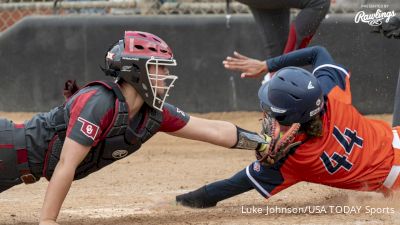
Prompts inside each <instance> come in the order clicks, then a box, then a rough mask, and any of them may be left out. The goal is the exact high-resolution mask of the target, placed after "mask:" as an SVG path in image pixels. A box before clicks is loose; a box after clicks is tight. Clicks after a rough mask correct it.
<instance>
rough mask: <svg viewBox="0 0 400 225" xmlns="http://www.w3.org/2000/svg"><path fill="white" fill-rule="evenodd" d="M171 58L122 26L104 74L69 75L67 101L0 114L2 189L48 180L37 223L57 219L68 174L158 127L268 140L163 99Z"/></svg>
mask: <svg viewBox="0 0 400 225" xmlns="http://www.w3.org/2000/svg"><path fill="white" fill-rule="evenodd" d="M172 66H176V61H175V59H174V58H173V54H172V51H171V49H170V48H169V47H168V45H167V44H166V43H165V42H164V41H163V40H162V39H161V38H159V37H157V36H155V35H153V34H150V33H146V32H140V31H127V32H125V36H124V38H123V39H122V40H119V41H118V42H117V43H115V44H114V45H113V46H112V47H111V48H110V49H109V50H108V51H107V54H106V57H105V68H104V69H103V71H104V72H105V73H106V75H109V76H112V77H114V78H115V82H110V81H95V82H92V83H89V84H87V85H86V86H85V87H83V88H82V89H80V90H78V88H77V86H76V85H74V83H73V82H68V83H67V84H66V87H65V91H64V94H65V95H66V97H68V98H67V100H66V102H65V103H64V104H63V105H62V106H60V107H56V108H54V109H52V110H51V111H50V112H47V113H41V114H38V115H36V116H34V117H33V118H32V119H30V120H28V121H26V122H25V123H24V124H15V123H13V122H12V121H10V120H7V119H0V166H1V167H0V168H1V173H0V192H2V191H4V190H7V189H9V188H11V187H13V186H15V185H17V184H21V183H25V184H31V183H34V182H36V181H37V180H39V179H40V178H41V177H45V178H46V179H48V180H50V183H49V185H48V188H47V191H46V196H45V199H44V203H43V207H42V212H41V217H40V224H41V225H45V224H57V223H56V222H55V221H56V219H57V216H58V214H59V211H60V208H61V205H62V203H63V201H64V199H65V197H66V195H67V193H68V191H69V188H70V185H71V182H72V181H73V180H77V179H81V178H84V177H86V176H88V175H89V174H91V173H93V172H95V171H97V170H99V169H101V168H103V167H105V166H107V165H109V164H111V163H113V162H115V161H117V160H119V159H121V158H124V157H126V156H128V155H129V154H132V153H134V152H135V151H136V150H138V149H139V148H140V146H141V145H142V144H144V143H145V142H146V141H147V140H148V139H150V138H151V137H152V136H154V135H155V134H156V133H157V132H159V131H163V132H168V133H169V134H171V135H174V136H178V137H183V138H189V139H194V140H200V141H205V142H209V143H212V144H216V145H220V146H224V147H232V148H241V149H253V150H254V149H261V148H265V147H266V142H265V141H264V138H263V137H261V136H259V135H258V134H256V133H253V132H249V131H246V130H244V129H241V128H238V127H236V126H235V125H233V124H231V123H229V122H224V121H216V120H206V119H201V118H196V117H193V116H192V117H190V116H189V115H188V114H186V113H184V112H183V111H181V110H180V109H178V108H176V107H175V106H172V105H170V104H167V103H164V102H165V99H166V97H167V96H168V92H169V90H170V89H171V88H172V87H173V84H174V81H175V80H176V79H177V77H176V76H174V75H171V74H169V69H168V67H172Z"/></svg>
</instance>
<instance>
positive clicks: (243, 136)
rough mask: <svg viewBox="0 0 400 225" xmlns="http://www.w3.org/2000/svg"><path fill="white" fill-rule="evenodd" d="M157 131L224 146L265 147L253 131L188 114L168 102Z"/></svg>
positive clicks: (242, 147)
mask: <svg viewBox="0 0 400 225" xmlns="http://www.w3.org/2000/svg"><path fill="white" fill-rule="evenodd" d="M159 131H162V132H167V133H168V134H171V135H174V136H177V137H182V138H187V139H192V140H198V141H203V142H208V143H211V144H215V145H219V146H222V147H226V148H239V149H249V150H259V149H262V148H265V147H266V145H265V139H264V138H263V137H262V136H260V135H259V134H257V133H255V132H251V131H247V130H245V129H242V128H240V127H237V126H236V125H234V124H233V123H230V122H226V121H221V120H209V119H203V118H199V117H195V116H189V114H187V113H185V112H183V111H182V110H180V109H179V108H177V107H175V106H173V105H171V104H168V103H165V104H164V108H163V121H162V123H161V126H160V129H159Z"/></svg>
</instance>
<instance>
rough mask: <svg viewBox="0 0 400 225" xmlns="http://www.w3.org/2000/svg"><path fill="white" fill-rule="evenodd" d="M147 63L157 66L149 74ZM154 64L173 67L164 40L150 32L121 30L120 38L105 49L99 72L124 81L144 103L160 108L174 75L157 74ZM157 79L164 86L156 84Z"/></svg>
mask: <svg viewBox="0 0 400 225" xmlns="http://www.w3.org/2000/svg"><path fill="white" fill-rule="evenodd" d="M150 65H155V66H156V67H157V69H156V72H155V73H149V66H150ZM158 66H176V60H175V59H174V57H173V54H172V51H171V48H170V47H169V46H168V45H167V43H165V41H163V40H162V39H161V38H159V37H157V36H156V35H154V34H150V33H146V32H141V31H125V36H124V39H122V40H119V41H118V42H117V43H115V44H114V45H113V46H112V47H111V48H110V49H109V50H108V51H107V54H106V56H105V68H104V69H103V71H104V72H105V73H106V75H110V76H113V77H115V78H117V79H123V80H124V81H126V82H128V83H129V84H131V85H132V86H133V87H134V88H135V89H136V91H137V92H138V93H139V94H140V96H142V98H143V99H144V101H145V102H146V103H147V104H148V105H150V106H151V107H154V108H156V109H158V110H162V107H163V105H164V102H165V99H166V97H167V96H168V92H169V90H170V88H171V87H173V83H174V81H175V80H176V79H177V76H174V75H170V74H168V75H162V74H158V71H159V70H158ZM160 81H161V82H162V83H163V84H164V85H162V86H158V84H159V82H160ZM160 89H162V91H160Z"/></svg>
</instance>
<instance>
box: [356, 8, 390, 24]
mask: <svg viewBox="0 0 400 225" xmlns="http://www.w3.org/2000/svg"><path fill="white" fill-rule="evenodd" d="M394 16H396V13H395V12H394V10H392V11H389V12H383V11H382V10H380V9H377V10H376V12H375V13H372V14H366V13H365V12H364V11H359V12H358V13H357V14H356V16H355V17H354V22H355V23H359V22H360V21H361V22H363V23H368V24H369V25H370V26H379V25H381V24H382V20H384V19H385V18H386V20H385V22H386V23H387V22H389V20H390V18H391V17H394Z"/></svg>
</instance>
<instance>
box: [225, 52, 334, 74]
mask: <svg viewBox="0 0 400 225" xmlns="http://www.w3.org/2000/svg"><path fill="white" fill-rule="evenodd" d="M333 63H334V61H333V59H332V57H331V55H330V54H329V52H328V51H327V50H326V49H325V48H324V47H321V46H314V47H308V48H303V49H300V50H296V51H293V52H290V53H288V54H284V55H281V56H278V57H275V58H272V59H268V60H266V61H261V60H257V59H253V58H250V57H247V56H244V55H241V54H239V53H238V52H234V55H233V56H228V57H227V58H226V59H225V60H224V61H223V64H224V66H225V68H226V69H229V70H234V71H240V72H242V74H241V77H242V78H244V77H259V76H261V75H264V74H265V73H267V72H275V71H277V70H279V69H281V68H283V67H287V66H307V65H312V66H313V68H317V67H318V66H320V65H323V64H333Z"/></svg>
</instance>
